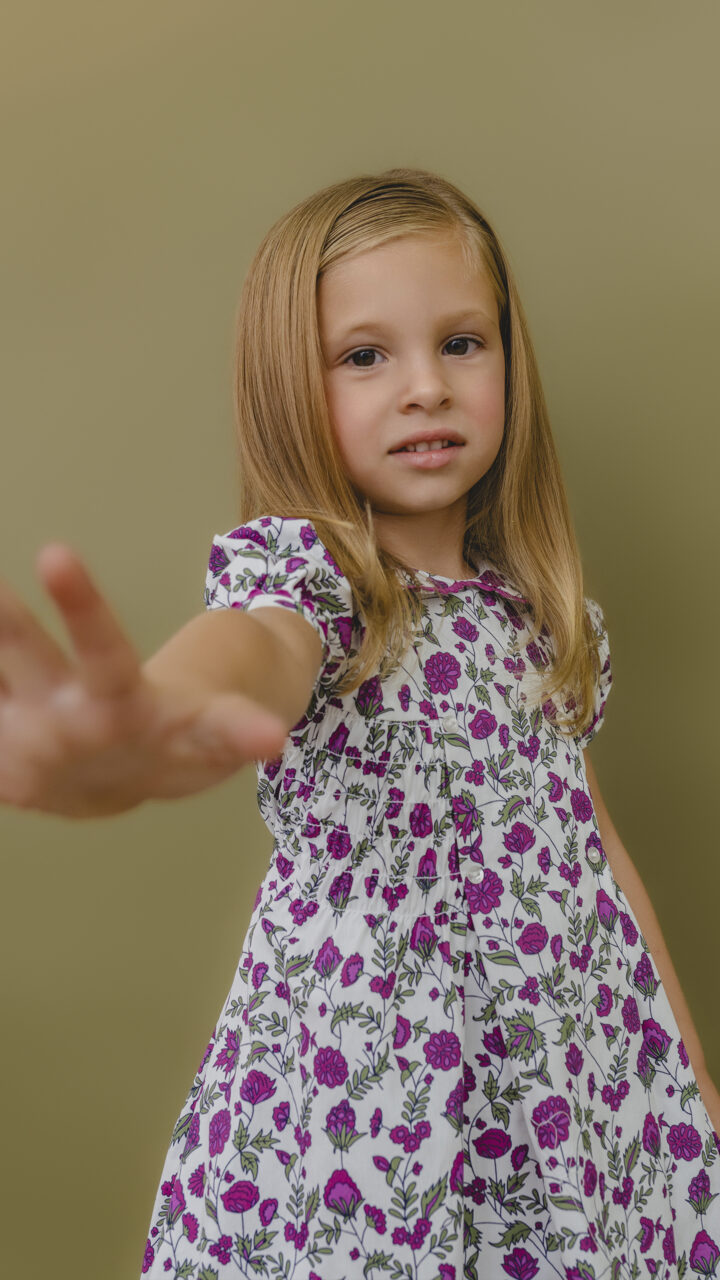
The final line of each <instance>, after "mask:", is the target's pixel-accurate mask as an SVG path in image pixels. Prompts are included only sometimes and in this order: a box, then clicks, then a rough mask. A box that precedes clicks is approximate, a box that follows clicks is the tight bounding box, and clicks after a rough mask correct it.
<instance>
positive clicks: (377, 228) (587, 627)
mask: <svg viewBox="0 0 720 1280" xmlns="http://www.w3.org/2000/svg"><path fill="white" fill-rule="evenodd" d="M438 234H440V235H448V234H451V235H454V236H455V237H457V239H458V242H459V243H460V245H461V247H462V250H463V254H464V257H465V262H466V264H467V268H468V272H470V273H473V272H476V271H477V270H478V269H480V270H482V271H484V272H485V274H486V275H487V278H488V279H489V281H490V282H491V284H492V287H493V290H494V293H495V298H496V302H497V307H498V316H499V323H500V334H501V338H502V344H503V350H504V355H505V424H504V432H503V439H502V443H501V446H500V449H499V451H498V454H497V456H496V458H495V460H494V462H493V463H492V465H491V467H490V468H489V470H488V471H487V472H486V474H485V475H484V476H483V477H482V478H481V479H480V480H479V481H478V482H477V484H475V485H474V486H473V487H472V488H471V489H470V490H469V492H468V499H467V516H466V523H465V533H464V545H463V552H464V555H465V557H466V560H467V562H468V563H471V564H472V563H473V561H474V559H475V558H476V557H477V556H482V557H484V558H486V559H488V560H489V561H491V562H492V563H493V564H494V565H495V567H496V568H497V569H499V570H500V572H501V573H503V574H505V575H506V576H507V577H508V578H509V579H510V580H511V581H512V582H513V583H514V584H516V585H517V586H518V588H519V590H520V592H521V594H522V595H523V596H524V597H525V599H526V600H527V602H528V605H529V619H530V620H529V625H530V628H531V633H532V637H533V639H537V638H538V636H539V635H544V636H546V637H547V639H548V640H550V641H551V646H552V661H547V660H546V659H542V657H541V659H540V661H539V662H538V665H537V675H538V679H537V680H536V681H535V684H534V689H535V692H534V694H532V695H531V701H534V702H535V703H537V704H539V703H541V702H543V709H544V710H545V713H546V715H547V717H548V718H549V719H550V720H551V722H552V723H553V724H554V725H555V727H556V728H557V729H558V730H559V731H561V732H568V733H572V734H579V733H583V732H584V731H585V729H586V728H587V727H588V726H589V724H590V722H591V720H592V718H593V702H594V689H595V685H596V681H597V678H598V674H599V658H598V653H597V650H598V642H597V638H596V636H595V635H594V632H593V627H592V623H591V620H590V618H589V617H588V614H587V611H586V608H585V602H584V588H583V571H582V564H581V559H580V554H579V549H578V545H577V540H576V537H575V532H574V529H573V524H572V519H571V515H570V509H569V503H568V499H567V494H566V490H565V485H564V482H563V477H562V472H561V468H560V463H559V459H558V455H557V451H556V448H555V443H554V440H553V436H552V432H551V428H550V421H549V416H548V411H547V406H546V402H545V396H544V392H543V389H542V384H541V381H540V375H539V371H538V366H537V360H536V357H535V352H534V350H533V346H532V342H531V338H530V333H529V329H528V325H527V321H526V319H525V315H524V312H523V309H522V305H521V302H520V298H519V295H518V291H517V287H516V285H515V281H514V279H513V275H512V272H511V269H510V266H509V263H508V260H507V257H506V255H505V252H504V250H503V248H502V246H501V243H500V241H499V239H498V237H497V235H496V233H495V232H494V231H493V229H492V228H491V226H490V224H489V223H488V222H487V220H486V218H485V217H484V215H483V214H482V212H481V211H480V210H479V209H478V207H477V206H476V205H475V204H474V203H473V202H472V201H471V200H470V199H469V198H468V197H467V196H465V195H464V194H463V193H462V192H461V191H460V190H459V189H458V188H457V187H455V186H454V185H453V184H452V183H450V182H449V181H447V180H446V179H444V178H442V177H439V176H438V175H436V174H433V173H429V172H427V171H425V170H423V169H410V168H394V169H388V170H386V171H384V172H383V173H380V174H379V175H361V176H358V177H354V178H349V179H347V180H345V181H342V182H337V183H334V184H332V185H331V186H328V187H325V188H323V189H322V190H320V191H318V192H316V193H314V194H313V195H311V196H310V197H308V198H307V199H305V200H303V201H302V202H301V203H300V204H298V205H296V206H295V207H294V208H292V209H290V210H289V211H288V212H287V213H286V214H284V216H283V217H281V218H280V219H279V220H278V221H277V222H276V223H275V224H274V225H273V226H272V227H271V228H270V230H269V231H268V232H267V234H266V235H265V237H264V239H263V241H262V242H261V244H260V246H259V248H258V250H257V252H256V254H255V256H254V258H253V260H252V262H251V264H250V268H249V271H248V273H247V276H246V278H245V281H244V284H243V288H242V292H241V296H240V302H239V306H238V312H237V325H236V331H237V347H236V351H237V355H236V375H235V393H236V419H237V433H238V448H239V455H238V466H239V490H240V509H239V517H240V520H241V521H242V522H243V523H245V522H247V521H248V520H252V519H255V518H257V517H259V516H262V515H273V514H274V515H282V516H285V517H298V518H305V519H309V520H312V522H313V524H314V526H315V529H316V531H317V534H318V536H319V538H320V539H321V541H322V542H323V544H324V545H325V546H326V547H327V549H328V551H329V552H330V554H331V555H332V556H333V558H334V559H335V561H336V562H337V564H338V566H339V568H340V569H341V571H342V572H343V573H344V574H345V576H346V577H347V579H348V581H349V583H350V585H351V588H352V592H353V597H354V601H355V603H356V605H357V607H358V610H359V612H360V615H361V619H362V623H363V626H364V633H363V636H362V642H361V645H360V649H359V652H358V654H357V655H356V657H355V658H354V660H352V661H351V662H350V663H349V664H348V669H347V671H346V673H345V676H344V679H343V680H342V682H341V683H340V684H339V685H338V693H340V694H345V693H349V692H351V691H352V690H354V689H356V688H357V687H358V686H359V685H360V684H361V683H362V682H363V681H364V680H366V679H368V678H370V677H371V676H373V675H375V674H377V673H378V672H379V674H380V675H381V677H384V676H386V675H387V674H389V672H390V671H392V670H393V669H394V668H395V667H396V666H397V664H398V663H399V662H400V660H401V659H402V657H403V656H404V654H405V653H406V652H407V649H408V647H409V645H410V644H412V643H413V642H414V640H415V637H416V636H417V633H418V628H419V626H420V624H421V615H422V601H421V592H420V590H418V589H417V588H418V587H419V583H418V579H417V578H416V576H415V574H414V572H413V571H412V569H410V568H409V567H408V566H407V565H405V564H404V563H403V562H402V561H401V560H400V559H399V558H398V557H396V556H394V555H393V554H391V553H390V552H389V551H387V550H385V549H384V548H382V547H380V546H379V545H378V543H377V539H376V536H375V528H374V522H373V518H372V510H371V506H370V502H369V500H368V499H366V498H364V497H363V495H362V494H360V493H358V492H357V490H356V489H355V487H354V486H353V484H352V483H351V481H350V479H349V477H348V476H347V474H346V472H345V470H344V466H343V462H342V459H341V456H340V452H339V449H338V446H337V443H336V440H335V436H334V433H333V428H332V422H331V418H330V413H329V410H328V405H327V400H326V396H325V386H324V380H323V368H324V358H323V352H322V348H321V345H320V328H319V320H318V309H317V286H318V281H319V279H320V278H321V276H322V274H323V272H326V271H328V270H329V269H330V268H331V267H332V266H334V265H335V264H336V263H338V262H341V261H342V260H343V259H345V258H347V257H349V256H350V255H352V254H355V253H359V252H364V251H367V250H369V249H372V248H376V247H378V246H379V245H382V244H386V243H387V242H388V241H390V240H393V239H397V238H399V237H405V236H408V235H438ZM401 574H404V575H405V577H406V584H405V585H404V584H403V582H402V580H401V576H400V575H401ZM408 587H410V589H408ZM532 684H533V682H532V680H530V681H529V682H528V685H529V686H532ZM552 695H556V696H557V697H559V699H560V702H561V706H560V707H559V708H558V707H557V706H556V705H555V702H554V701H553V697H552ZM567 711H570V712H574V715H572V716H568V715H566V714H565V713H566V712H567Z"/></svg>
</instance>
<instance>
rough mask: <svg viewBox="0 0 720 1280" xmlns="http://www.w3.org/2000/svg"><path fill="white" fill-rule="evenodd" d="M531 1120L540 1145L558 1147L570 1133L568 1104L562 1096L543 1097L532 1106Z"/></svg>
mask: <svg viewBox="0 0 720 1280" xmlns="http://www.w3.org/2000/svg"><path fill="white" fill-rule="evenodd" d="M532 1122H533V1124H534V1125H535V1130H536V1133H537V1140H538V1143H539V1145H540V1146H541V1147H558V1146H559V1145H560V1143H561V1142H565V1141H566V1139H567V1137H568V1135H569V1133H570V1106H569V1104H568V1103H567V1102H566V1101H565V1099H564V1098H561V1097H559V1096H555V1097H552V1098H545V1099H543V1101H542V1102H539V1103H538V1105H537V1106H536V1107H535V1108H534V1110H533V1112H532Z"/></svg>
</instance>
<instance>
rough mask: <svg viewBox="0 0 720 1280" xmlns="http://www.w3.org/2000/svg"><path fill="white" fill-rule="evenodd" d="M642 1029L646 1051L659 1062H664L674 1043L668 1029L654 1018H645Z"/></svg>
mask: <svg viewBox="0 0 720 1280" xmlns="http://www.w3.org/2000/svg"><path fill="white" fill-rule="evenodd" d="M642 1029H643V1045H644V1047H645V1049H646V1051H647V1052H648V1054H649V1055H650V1057H651V1058H655V1060H656V1061H657V1062H664V1061H665V1059H666V1058H667V1055H668V1049H669V1048H670V1045H671V1044H672V1040H671V1039H670V1036H669V1035H668V1033H667V1031H664V1030H663V1028H662V1027H661V1026H660V1024H659V1022H656V1021H655V1019H654V1018H645V1019H644V1021H643V1024H642Z"/></svg>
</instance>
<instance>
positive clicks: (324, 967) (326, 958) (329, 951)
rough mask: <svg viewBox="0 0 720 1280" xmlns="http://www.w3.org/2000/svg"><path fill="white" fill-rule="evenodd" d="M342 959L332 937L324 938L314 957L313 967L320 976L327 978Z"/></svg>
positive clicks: (340, 952)
mask: <svg viewBox="0 0 720 1280" xmlns="http://www.w3.org/2000/svg"><path fill="white" fill-rule="evenodd" d="M341 960H342V951H340V950H339V948H338V947H336V946H335V943H334V942H333V940H332V938H326V939H325V941H324V942H323V944H322V946H321V947H320V950H319V951H318V953H317V956H316V957H315V961H314V963H313V969H315V971H316V973H319V974H320V977H321V978H329V977H330V975H331V974H333V973H334V972H335V970H336V969H337V967H338V965H339V964H340V961H341Z"/></svg>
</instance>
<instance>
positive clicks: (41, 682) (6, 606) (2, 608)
mask: <svg viewBox="0 0 720 1280" xmlns="http://www.w3.org/2000/svg"><path fill="white" fill-rule="evenodd" d="M69 669H70V668H69V664H68V660H67V658H66V656H65V654H64V653H63V651H62V649H61V647H60V645H59V644H57V643H56V642H55V640H53V638H52V636H50V635H48V633H47V631H45V630H44V628H43V627H41V625H40V623H39V622H38V620H37V618H36V617H35V615H34V614H33V613H31V611H30V609H28V607H27V605H26V604H24V603H23V601H22V600H21V599H20V597H19V596H17V595H16V594H15V592H14V591H12V590H11V588H10V587H9V586H8V584H7V583H6V582H3V581H2V580H1V579H0V694H2V696H7V695H8V694H9V693H11V692H12V693H15V694H18V695H19V696H21V697H23V696H24V697H27V696H28V695H35V696H37V695H41V696H42V695H43V694H44V693H46V692H47V691H48V690H49V689H51V688H53V687H54V686H56V685H57V683H58V682H59V681H60V680H62V679H64V678H66V677H67V674H68V672H69Z"/></svg>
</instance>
